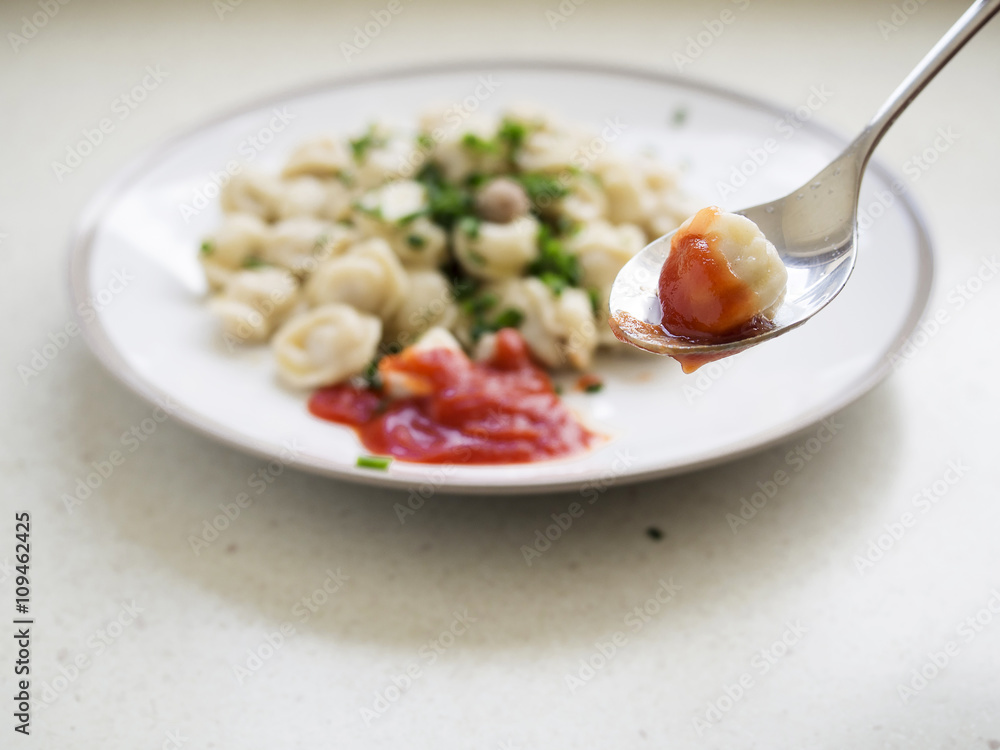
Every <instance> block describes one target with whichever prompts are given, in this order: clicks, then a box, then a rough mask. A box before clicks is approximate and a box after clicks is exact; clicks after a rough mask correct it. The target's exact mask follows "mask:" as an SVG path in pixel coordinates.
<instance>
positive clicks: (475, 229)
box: [458, 216, 486, 265]
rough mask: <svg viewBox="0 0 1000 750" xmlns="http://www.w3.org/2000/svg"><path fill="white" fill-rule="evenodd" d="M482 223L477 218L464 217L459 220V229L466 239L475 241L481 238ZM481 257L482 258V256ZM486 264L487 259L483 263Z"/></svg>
mask: <svg viewBox="0 0 1000 750" xmlns="http://www.w3.org/2000/svg"><path fill="white" fill-rule="evenodd" d="M480 223H481V222H480V221H479V219H477V218H476V217H475V216H463V217H462V218H461V219H459V220H458V228H459V229H460V230H461V231H462V233H463V234H465V236H466V237H468V238H470V239H473V240H474V239H476V238H477V237H478V236H479V225H480ZM471 255H472V253H470V256H471ZM479 257H480V258H482V256H481V255H480V256H479ZM477 262H478V261H477ZM485 262H486V261H485V259H483V263H485ZM483 263H480V265H483Z"/></svg>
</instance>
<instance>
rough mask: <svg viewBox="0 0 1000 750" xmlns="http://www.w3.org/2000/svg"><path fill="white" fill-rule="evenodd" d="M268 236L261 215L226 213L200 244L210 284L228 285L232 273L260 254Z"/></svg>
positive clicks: (203, 263) (217, 286) (204, 267)
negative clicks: (211, 232)
mask: <svg viewBox="0 0 1000 750" xmlns="http://www.w3.org/2000/svg"><path fill="white" fill-rule="evenodd" d="M266 236H267V225H266V224H265V223H264V222H263V221H261V219H260V218H259V217H258V216H255V215H254V214H244V213H236V214H227V215H226V216H225V217H224V218H223V220H222V224H221V225H220V226H219V228H218V229H217V230H215V232H214V233H213V234H212V235H211V236H210V237H208V238H207V239H206V240H205V242H204V243H203V244H202V246H201V255H200V256H199V259H200V261H201V265H202V268H203V269H204V271H205V277H206V278H207V279H208V283H209V285H210V286H212V287H213V288H215V289H218V288H221V287H222V286H225V284H226V282H227V281H228V280H229V278H230V277H231V276H232V275H233V273H235V272H236V271H237V270H239V269H240V268H242V267H243V265H244V263H246V262H248V260H249V259H251V258H255V257H257V256H258V255H259V254H260V252H261V248H262V247H263V244H264V242H265V240H266Z"/></svg>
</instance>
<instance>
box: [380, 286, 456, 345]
mask: <svg viewBox="0 0 1000 750" xmlns="http://www.w3.org/2000/svg"><path fill="white" fill-rule="evenodd" d="M457 319H458V306H457V305H456V304H455V295H454V293H453V292H452V289H451V284H450V283H449V282H448V279H447V278H445V276H444V274H443V273H441V272H440V271H431V270H420V271H413V272H411V273H410V291H409V293H408V294H407V295H406V297H405V298H404V299H403V303H402V305H400V307H399V309H398V310H396V314H395V315H393V316H392V319H391V320H390V322H389V324H388V326H387V333H388V335H389V336H390V337H392V338H394V339H395V340H396V341H397V342H398V343H399V344H401V345H403V346H406V345H407V344H408V343H410V342H411V341H413V340H414V339H415V338H417V337H418V336H420V335H421V334H423V333H424V332H425V331H427V330H428V329H430V328H434V327H442V328H451V327H452V326H453V325H454V324H455V321H456V320H457Z"/></svg>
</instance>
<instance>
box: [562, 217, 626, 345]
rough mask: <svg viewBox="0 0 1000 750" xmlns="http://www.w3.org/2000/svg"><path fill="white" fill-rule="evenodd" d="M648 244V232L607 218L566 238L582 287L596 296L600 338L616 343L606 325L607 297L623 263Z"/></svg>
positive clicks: (609, 342)
mask: <svg viewBox="0 0 1000 750" xmlns="http://www.w3.org/2000/svg"><path fill="white" fill-rule="evenodd" d="M645 245H646V235H645V234H644V233H643V231H642V230H641V229H640V228H639V227H637V226H635V225H634V224H621V225H619V226H612V225H611V224H609V223H607V222H606V221H595V222H591V223H590V224H585V225H584V226H583V228H582V229H581V230H580V231H579V232H577V233H576V234H575V235H573V236H572V237H570V238H569V239H568V240H567V241H566V250H567V252H569V253H572V254H573V255H575V256H576V258H577V262H578V264H579V267H580V275H581V286H583V287H584V288H586V289H589V290H593V293H594V294H596V295H597V300H596V301H597V305H596V306H597V322H598V339H599V341H600V343H601V344H609V345H610V344H614V343H615V342H616V341H617V339H616V338H615V336H614V334H613V333H612V332H611V329H610V328H609V327H608V325H607V317H608V298H609V296H610V294H611V285H612V284H613V283H614V281H615V278H616V277H617V276H618V272H619V271H621V269H622V266H624V265H625V264H626V263H628V261H629V260H631V258H632V256H634V255H635V254H636V253H637V252H639V251H640V250H641V249H642V248H643V247H644V246H645Z"/></svg>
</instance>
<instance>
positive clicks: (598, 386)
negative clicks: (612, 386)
mask: <svg viewBox="0 0 1000 750" xmlns="http://www.w3.org/2000/svg"><path fill="white" fill-rule="evenodd" d="M583 390H584V393H600V392H601V391H603V390H604V383H602V382H601V381H599V380H598V381H597V382H596V383H588V384H587V385H586V387H584V389H583Z"/></svg>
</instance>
